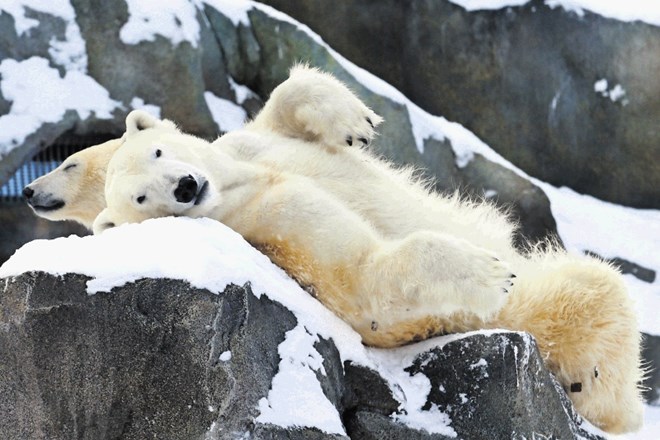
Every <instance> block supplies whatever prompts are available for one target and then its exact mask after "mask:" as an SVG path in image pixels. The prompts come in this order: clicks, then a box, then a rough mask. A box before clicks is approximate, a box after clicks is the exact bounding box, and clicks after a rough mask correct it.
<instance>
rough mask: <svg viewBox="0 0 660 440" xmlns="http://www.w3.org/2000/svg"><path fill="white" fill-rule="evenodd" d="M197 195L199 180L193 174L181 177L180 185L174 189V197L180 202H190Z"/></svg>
mask: <svg viewBox="0 0 660 440" xmlns="http://www.w3.org/2000/svg"><path fill="white" fill-rule="evenodd" d="M196 195H197V181H196V180H195V178H194V177H193V176H191V175H187V176H186V177H182V178H180V179H179V185H178V186H177V187H176V189H175V190H174V197H175V198H176V201H177V202H179V203H190V202H192V201H193V199H194V198H195V196H196Z"/></svg>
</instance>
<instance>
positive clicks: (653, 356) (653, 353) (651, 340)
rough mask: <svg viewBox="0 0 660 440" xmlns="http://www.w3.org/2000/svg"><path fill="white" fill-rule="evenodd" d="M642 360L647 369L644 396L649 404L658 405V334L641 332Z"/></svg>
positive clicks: (659, 341)
mask: <svg viewBox="0 0 660 440" xmlns="http://www.w3.org/2000/svg"><path fill="white" fill-rule="evenodd" d="M642 362H643V365H644V366H645V368H646V369H647V376H646V379H645V380H644V383H643V386H644V388H645V391H644V398H645V399H646V402H647V403H648V404H649V405H653V406H660V336H656V335H649V334H646V333H643V334H642Z"/></svg>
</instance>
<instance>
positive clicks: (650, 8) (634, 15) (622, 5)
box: [449, 0, 660, 26]
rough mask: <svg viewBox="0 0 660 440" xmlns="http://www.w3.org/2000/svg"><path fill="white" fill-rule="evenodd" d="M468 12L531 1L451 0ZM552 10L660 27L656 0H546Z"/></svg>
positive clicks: (659, 13) (659, 12)
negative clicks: (586, 13)
mask: <svg viewBox="0 0 660 440" xmlns="http://www.w3.org/2000/svg"><path fill="white" fill-rule="evenodd" d="M449 1H450V2H452V3H454V4H457V5H459V6H461V7H463V8H464V9H466V10H468V11H479V10H495V9H503V8H509V7H514V6H523V5H525V4H527V3H529V0H449ZM545 4H546V5H547V6H548V7H550V8H553V9H554V8H557V7H561V8H563V9H564V10H566V11H571V12H574V13H576V14H577V15H578V16H580V17H582V16H584V11H589V12H593V13H594V14H598V15H602V16H603V17H607V18H611V19H614V20H619V21H641V22H644V23H648V24H652V25H655V26H660V2H658V1H656V0H627V1H621V0H545Z"/></svg>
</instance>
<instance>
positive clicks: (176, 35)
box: [119, 0, 200, 47]
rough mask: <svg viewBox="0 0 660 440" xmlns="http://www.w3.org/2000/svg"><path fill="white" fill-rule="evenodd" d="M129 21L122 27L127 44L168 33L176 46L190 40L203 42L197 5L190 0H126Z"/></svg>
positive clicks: (192, 42) (150, 39) (122, 37)
mask: <svg viewBox="0 0 660 440" xmlns="http://www.w3.org/2000/svg"><path fill="white" fill-rule="evenodd" d="M126 4H127V6H128V14H129V17H128V21H127V22H126V23H125V24H124V26H122V28H121V29H120V31H119V38H121V41H123V42H124V44H129V45H134V44H138V43H140V42H142V41H154V40H155V39H156V35H160V36H161V37H165V38H167V39H169V40H170V41H171V42H172V45H173V46H177V45H178V44H180V43H182V42H184V41H187V42H189V43H190V44H191V45H192V46H193V47H197V44H198V43H199V32H200V28H199V22H198V21H197V8H196V7H195V4H194V3H192V2H189V1H188V0H168V1H166V2H163V1H159V0H126Z"/></svg>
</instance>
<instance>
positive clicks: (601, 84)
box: [594, 78, 628, 105]
mask: <svg viewBox="0 0 660 440" xmlns="http://www.w3.org/2000/svg"><path fill="white" fill-rule="evenodd" d="M594 91H595V92H596V93H598V94H600V95H601V96H603V97H605V98H610V99H611V100H612V102H617V101H621V100H622V104H623V105H626V104H628V100H627V99H624V97H625V96H626V91H625V90H624V88H623V87H622V86H621V84H616V85H615V86H614V87H612V88H611V89H610V90H608V82H607V80H606V79H605V78H603V79H600V80H598V81H596V82H595V83H594Z"/></svg>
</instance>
